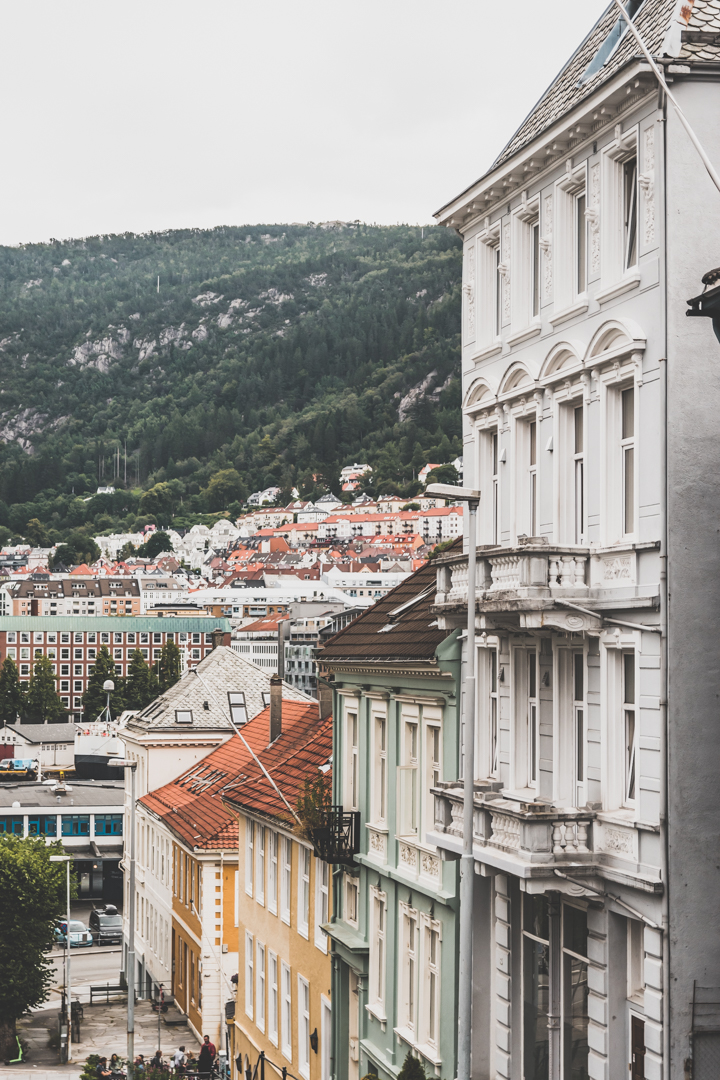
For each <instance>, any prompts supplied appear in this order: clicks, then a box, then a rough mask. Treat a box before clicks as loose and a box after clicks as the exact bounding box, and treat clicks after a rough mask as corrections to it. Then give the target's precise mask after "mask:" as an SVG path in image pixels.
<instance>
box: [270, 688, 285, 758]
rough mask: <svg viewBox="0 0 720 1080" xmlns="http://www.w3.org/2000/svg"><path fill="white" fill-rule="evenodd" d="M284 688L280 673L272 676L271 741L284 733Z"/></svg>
mask: <svg viewBox="0 0 720 1080" xmlns="http://www.w3.org/2000/svg"><path fill="white" fill-rule="evenodd" d="M282 688H283V681H282V679H281V678H280V676H279V675H272V676H271V678H270V742H271V743H274V742H275V740H276V739H277V737H278V735H282Z"/></svg>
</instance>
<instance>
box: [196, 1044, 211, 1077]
mask: <svg viewBox="0 0 720 1080" xmlns="http://www.w3.org/2000/svg"><path fill="white" fill-rule="evenodd" d="M214 1057H215V1047H214V1046H213V1044H212V1043H211V1042H210V1036H209V1035H206V1036H205V1039H204V1042H203V1044H202V1046H201V1047H200V1057H199V1058H198V1072H199V1074H200V1076H204V1077H205V1076H210V1073H211V1072H212V1065H213V1058H214Z"/></svg>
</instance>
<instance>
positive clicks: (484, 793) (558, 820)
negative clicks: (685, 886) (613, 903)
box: [427, 781, 660, 892]
mask: <svg viewBox="0 0 720 1080" xmlns="http://www.w3.org/2000/svg"><path fill="white" fill-rule="evenodd" d="M499 787H500V785H499V784H498V783H497V782H490V781H489V782H486V783H476V785H475V798H474V806H473V853H474V857H475V859H476V861H477V862H479V863H481V864H485V865H486V866H488V867H491V868H494V869H495V870H496V871H498V872H500V873H511V874H514V875H515V876H517V877H521V878H525V879H528V878H538V877H540V878H542V877H548V876H552V875H553V873H554V871H555V870H556V869H558V870H560V871H561V872H564V873H570V874H573V875H578V874H580V875H581V876H589V875H595V874H599V875H600V876H602V877H607V878H610V879H612V880H616V881H621V880H622V881H624V882H626V883H630V884H633V885H636V886H637V887H640V888H642V889H644V890H646V891H652V892H655V891H657V890H658V889H659V887H660V883H659V881H658V879H657V872H656V871H655V870H653V869H652V868H650V867H645V866H643V865H641V863H640V862H639V861H638V842H637V828H636V827H635V825H634V823H632V822H623V823H622V824H617V823H615V824H614V826H610V825H608V822H607V815H603V814H601V813H599V812H598V811H596V810H591V809H587V808H583V809H567V808H558V807H553V806H549V805H547V804H545V803H541V802H521V801H519V800H515V799H509V798H506V797H504V796H503V793H502V791H501V790H497V789H498V788H499ZM432 792H433V795H434V796H435V826H434V831H433V832H432V833H430V834H429V835H428V836H427V841H428V842H429V843H433V844H435V845H436V846H437V847H438V848H439V850H440V852H441V853H444V854H443V857H444V858H448V857H449V858H455V857H457V856H458V855H459V854H460V853H461V851H462V841H463V788H462V785H461V784H460V783H446V784H442V785H441V786H440V787H438V788H433V789H432Z"/></svg>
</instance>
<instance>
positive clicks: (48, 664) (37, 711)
mask: <svg viewBox="0 0 720 1080" xmlns="http://www.w3.org/2000/svg"><path fill="white" fill-rule="evenodd" d="M56 682H57V676H56V675H55V672H54V670H53V664H52V661H51V660H50V658H49V657H47V656H38V657H37V658H36V660H35V663H34V664H33V670H32V675H31V676H30V682H29V684H28V688H27V694H26V695H25V706H24V712H25V716H26V718H27V719H29V720H32V721H33V722H34V723H36V724H52V723H54V722H55V721H59V720H60V719H61V718H64V716H65V706H64V705H63V703H62V701H61V700H60V697H59V695H58V692H57V687H56V685H55V684H56Z"/></svg>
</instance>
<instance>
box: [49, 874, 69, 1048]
mask: <svg viewBox="0 0 720 1080" xmlns="http://www.w3.org/2000/svg"><path fill="white" fill-rule="evenodd" d="M50 862H56V863H57V862H64V863H65V866H66V867H67V916H66V918H67V925H66V927H65V1020H66V1022H67V1031H68V1036H67V1039H68V1041H67V1060H68V1061H72V991H71V987H70V863H71V862H72V855H51V856H50Z"/></svg>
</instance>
